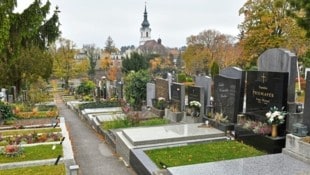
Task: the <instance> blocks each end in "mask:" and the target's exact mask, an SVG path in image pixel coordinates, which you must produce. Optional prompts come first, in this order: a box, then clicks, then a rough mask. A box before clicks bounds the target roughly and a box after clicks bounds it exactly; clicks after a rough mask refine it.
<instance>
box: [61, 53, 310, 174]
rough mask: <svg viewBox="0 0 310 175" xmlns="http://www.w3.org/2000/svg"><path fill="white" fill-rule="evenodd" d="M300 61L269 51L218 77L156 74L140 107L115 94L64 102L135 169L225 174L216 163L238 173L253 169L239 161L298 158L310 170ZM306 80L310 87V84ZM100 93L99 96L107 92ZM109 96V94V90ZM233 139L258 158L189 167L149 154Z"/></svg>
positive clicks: (145, 172)
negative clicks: (252, 64)
mask: <svg viewBox="0 0 310 175" xmlns="http://www.w3.org/2000/svg"><path fill="white" fill-rule="evenodd" d="M273 55H282V57H283V59H278V58H275V60H276V61H275V60H274V59H273V57H272V56H273ZM266 57H268V58H269V59H266ZM270 57H271V58H270ZM279 62H281V64H278V63H279ZM276 63H277V64H276ZM295 63H296V56H295V55H294V54H292V53H290V52H289V51H287V50H283V49H271V50H267V51H266V52H265V53H263V54H262V55H261V56H260V59H259V60H258V70H257V71H244V70H242V69H240V68H238V67H228V68H225V69H223V70H221V71H220V73H219V74H218V75H216V76H215V77H214V79H212V78H210V77H208V76H205V75H196V76H195V77H194V82H193V84H190V85H185V84H183V83H178V82H175V81H173V80H172V77H171V76H167V79H163V78H157V79H155V81H154V83H152V82H149V83H147V87H146V88H147V91H146V93H147V95H146V97H147V98H146V99H145V102H146V103H145V106H144V108H143V109H142V111H132V109H129V108H128V106H126V105H124V104H121V103H117V102H116V101H114V102H113V100H114V99H112V100H109V99H108V100H104V101H100V102H99V103H98V102H90V101H87V102H86V101H77V100H66V104H67V106H68V108H70V109H71V110H72V111H74V112H75V113H76V114H77V115H78V116H79V118H80V119H81V120H83V121H84V122H86V123H87V124H88V125H90V126H91V127H92V128H93V129H94V130H95V131H96V132H98V133H100V134H101V135H102V136H104V139H105V142H106V143H107V144H109V146H110V147H111V150H113V151H114V152H115V153H116V154H117V155H119V156H120V159H121V160H122V161H123V162H124V164H125V166H128V167H131V168H133V169H134V171H135V172H136V173H137V174H153V173H163V172H164V173H166V174H178V172H183V173H184V174H186V173H187V172H188V174H190V172H192V171H193V170H194V171H195V172H197V173H198V174H199V172H202V171H211V169H212V171H213V172H214V173H215V174H217V173H218V174H221V173H220V172H222V170H220V169H219V170H214V169H213V168H212V167H217V166H221V167H226V166H227V167H230V166H231V165H234V166H237V167H240V168H239V169H238V168H237V169H235V171H234V172H235V173H236V174H238V173H240V172H250V170H251V169H249V168H247V167H244V166H243V165H242V162H243V161H246V162H250V164H258V165H260V166H267V165H266V164H265V163H264V161H266V160H270V161H276V160H277V159H281V160H282V161H283V162H284V163H289V162H294V161H295V162H296V161H301V162H296V166H297V167H299V168H300V169H301V170H305V171H309V166H308V165H307V164H304V163H302V162H305V163H309V158H310V156H309V154H308V150H309V149H310V144H309V143H306V142H305V141H304V139H303V137H305V136H306V135H308V127H309V126H308V124H307V122H308V120H307V118H306V117H305V114H304V113H307V112H308V110H309V108H310V107H308V108H307V106H308V104H309V98H308V96H307V94H306V96H305V104H304V111H302V110H301V109H300V103H298V102H296V101H295V99H296V97H295V95H296V94H295V93H296V92H295V79H296V73H294V72H296V68H295V67H294V66H291V65H294V64H295ZM270 65H272V66H270ZM308 84H310V83H307V87H306V88H309V87H310V85H308ZM112 92H113V90H112ZM306 92H308V91H306ZM98 95H99V97H96V99H100V98H102V96H101V97H100V93H99V94H98ZM106 96H112V95H111V94H109V93H108V92H107V93H106ZM66 99H70V98H69V97H66ZM303 112H304V113H303ZM153 119H155V120H163V121H165V122H158V123H157V124H155V126H153V125H143V124H142V123H143V122H145V121H152V120H153ZM140 124H141V125H140ZM231 140H233V141H237V142H238V143H242V144H243V145H245V146H250V147H251V148H254V149H255V150H257V151H261V154H260V156H257V155H252V156H250V155H248V156H249V157H248V156H245V157H235V158H227V159H224V161H218V162H217V161H216V160H214V161H211V162H209V163H207V162H203V161H202V162H196V163H194V164H191V163H189V164H190V165H187V166H184V165H185V164H182V163H181V164H180V166H178V167H174V166H173V165H172V164H171V163H165V161H163V160H162V161H160V160H158V159H156V160H154V159H153V160H152V158H151V157H150V156H149V155H148V152H156V151H157V150H161V149H167V148H169V149H173V148H174V149H179V148H180V147H181V146H182V147H183V146H184V147H190V146H194V145H200V144H202V145H208V144H210V145H211V143H212V144H213V143H215V144H216V143H224V142H227V141H231ZM231 152H233V151H231ZM249 152H250V151H249ZM279 153H281V154H279ZM172 154H173V153H172ZM227 154H228V155H229V154H230V153H227ZM240 154H241V153H240ZM295 159H296V160H295ZM159 161H160V162H159ZM192 163H193V162H192ZM282 170H283V171H288V172H289V171H292V172H293V171H296V170H294V169H293V170H286V169H285V168H282V169H281V171H282ZM269 171H270V170H269ZM185 172H186V173H185Z"/></svg>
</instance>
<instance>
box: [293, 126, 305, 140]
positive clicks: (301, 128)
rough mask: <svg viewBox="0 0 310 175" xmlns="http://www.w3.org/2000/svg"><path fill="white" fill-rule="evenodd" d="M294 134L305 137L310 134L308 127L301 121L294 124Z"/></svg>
mask: <svg viewBox="0 0 310 175" xmlns="http://www.w3.org/2000/svg"><path fill="white" fill-rule="evenodd" d="M292 134H293V135H296V136H299V137H305V136H307V134H308V127H307V126H306V125H304V124H301V123H295V124H293V133H292Z"/></svg>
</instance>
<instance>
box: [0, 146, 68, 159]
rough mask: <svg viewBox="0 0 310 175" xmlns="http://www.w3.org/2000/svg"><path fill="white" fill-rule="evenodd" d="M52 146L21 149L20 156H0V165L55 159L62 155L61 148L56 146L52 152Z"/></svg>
mask: <svg viewBox="0 0 310 175" xmlns="http://www.w3.org/2000/svg"><path fill="white" fill-rule="evenodd" d="M52 147H53V145H38V146H31V147H23V149H24V153H23V154H22V155H21V156H15V157H6V156H5V155H0V163H12V162H22V161H30V160H44V159H55V161H56V159H57V157H58V155H63V154H62V146H61V145H59V144H57V145H56V149H55V150H52Z"/></svg>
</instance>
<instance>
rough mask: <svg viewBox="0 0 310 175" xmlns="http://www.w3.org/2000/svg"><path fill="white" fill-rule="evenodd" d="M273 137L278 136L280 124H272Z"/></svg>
mask: <svg viewBox="0 0 310 175" xmlns="http://www.w3.org/2000/svg"><path fill="white" fill-rule="evenodd" d="M271 137H278V125H271Z"/></svg>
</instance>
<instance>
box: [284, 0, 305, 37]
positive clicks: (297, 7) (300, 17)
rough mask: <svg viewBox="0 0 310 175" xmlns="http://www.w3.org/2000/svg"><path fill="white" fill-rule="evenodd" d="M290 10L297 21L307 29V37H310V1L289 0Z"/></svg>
mask: <svg viewBox="0 0 310 175" xmlns="http://www.w3.org/2000/svg"><path fill="white" fill-rule="evenodd" d="M288 2H289V3H290V4H291V7H292V9H293V10H292V11H289V14H290V15H292V16H293V17H294V18H295V19H297V23H298V25H299V26H301V27H302V28H303V29H305V30H306V31H307V37H308V38H310V20H309V19H310V1H309V0H289V1H288Z"/></svg>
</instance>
